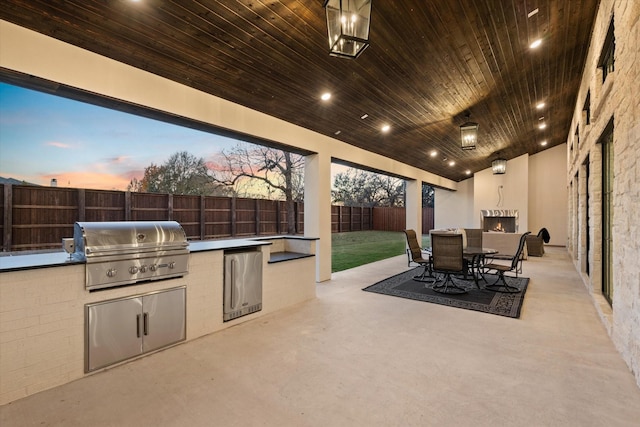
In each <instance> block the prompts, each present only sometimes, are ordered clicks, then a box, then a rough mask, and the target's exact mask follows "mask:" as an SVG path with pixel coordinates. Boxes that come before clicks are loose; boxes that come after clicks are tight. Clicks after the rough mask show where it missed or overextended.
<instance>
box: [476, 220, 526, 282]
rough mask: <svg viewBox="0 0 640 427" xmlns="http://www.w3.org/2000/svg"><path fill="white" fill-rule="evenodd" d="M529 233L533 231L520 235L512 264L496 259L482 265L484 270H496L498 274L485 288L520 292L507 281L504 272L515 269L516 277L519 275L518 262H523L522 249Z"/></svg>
mask: <svg viewBox="0 0 640 427" xmlns="http://www.w3.org/2000/svg"><path fill="white" fill-rule="evenodd" d="M529 234H531V232H530V231H527V232H526V233H524V234H523V235H522V236H520V242H519V243H518V250H517V251H516V253H515V255H513V257H512V258H511V263H510V264H508V265H507V264H498V263H496V262H495V261H491V262H488V263H486V264H484V265H483V266H482V269H483V270H484V272H485V273H487V272H491V271H495V273H496V274H497V275H498V278H497V279H496V281H495V282H493V283H492V284H490V285H487V286H485V287H484V288H485V289H487V290H490V291H494V292H506V293H515V292H520V289H518V288H517V287H515V286H511V285H509V284H508V283H507V281H506V280H505V276H504V274H505V273H508V272H510V271H513V272H515V273H516V277H517V274H518V273H517V271H518V262H521V258H522V251H523V250H524V243H525V240H526V238H527V236H528V235H529ZM498 282H501V283H498Z"/></svg>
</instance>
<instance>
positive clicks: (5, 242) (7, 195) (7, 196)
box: [2, 184, 13, 252]
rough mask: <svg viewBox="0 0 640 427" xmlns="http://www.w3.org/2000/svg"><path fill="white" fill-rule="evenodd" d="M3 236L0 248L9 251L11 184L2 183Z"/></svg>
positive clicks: (11, 219) (11, 225) (11, 226)
mask: <svg viewBox="0 0 640 427" xmlns="http://www.w3.org/2000/svg"><path fill="white" fill-rule="evenodd" d="M3 227H4V236H3V238H2V249H3V250H4V251H5V252H11V239H12V236H11V230H12V228H13V186H12V185H11V184H4V224H3Z"/></svg>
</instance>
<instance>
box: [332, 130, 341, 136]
mask: <svg viewBox="0 0 640 427" xmlns="http://www.w3.org/2000/svg"><path fill="white" fill-rule="evenodd" d="M341 133H342V131H341V130H337V131H335V132H334V135H340V134H341Z"/></svg>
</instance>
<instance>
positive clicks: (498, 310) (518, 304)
mask: <svg viewBox="0 0 640 427" xmlns="http://www.w3.org/2000/svg"><path fill="white" fill-rule="evenodd" d="M421 271H422V268H421V267H418V268H415V269H413V270H408V271H405V272H404V273H400V274H396V275H395V276H392V277H389V278H388V279H385V280H383V281H381V282H378V283H375V284H373V285H371V286H367V287H366V288H364V289H362V290H363V291H367V292H375V293H378V294H383V295H392V296H396V297H401V298H408V299H413V300H418V301H424V302H430V303H433V304H440V305H447V306H450V307H457V308H465V309H467V310H475V311H482V312H484V313H490V314H497V315H499V316H506V317H513V318H519V317H520V309H521V308H522V302H523V300H524V294H525V292H526V291H527V285H528V284H529V279H528V278H526V277H518V278H516V277H506V276H505V277H506V279H507V283H508V284H509V285H510V286H516V287H518V289H520V292H517V293H512V294H509V293H503V292H493V291H488V290H485V289H478V287H477V286H476V284H475V282H474V281H473V280H462V279H456V278H454V283H455V284H456V285H458V286H460V287H462V288H465V289H467V291H468V292H467V293H466V294H461V295H445V294H440V293H438V292H435V291H434V290H432V289H431V288H432V286H433V283H431V282H427V283H423V282H418V281H415V280H413V277H414V276H416V275H418V274H420V272H421ZM484 276H485V277H486V278H487V281H488V282H489V283H493V282H495V280H496V278H497V276H496V275H494V274H485V275H484ZM484 285H486V283H484V282H482V281H481V282H480V287H481V288H482V287H483V286H484Z"/></svg>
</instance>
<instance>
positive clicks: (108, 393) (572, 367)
mask: <svg viewBox="0 0 640 427" xmlns="http://www.w3.org/2000/svg"><path fill="white" fill-rule="evenodd" d="M406 268H407V263H406V257H404V256H400V257H395V258H392V259H388V260H385V261H381V262H377V263H374V264H370V265H366V266H362V267H358V268H355V269H352V270H348V271H344V272H340V273H334V274H333V278H332V280H331V281H329V282H324V283H321V284H318V285H317V294H318V298H317V299H315V300H313V301H310V302H306V303H303V304H299V305H297V306H295V307H292V308H289V309H286V310H282V311H280V312H277V313H273V314H271V315H268V316H265V317H263V318H259V319H256V320H253V321H249V322H246V323H244V324H241V325H238V326H235V327H232V328H230V329H227V330H225V331H222V332H218V333H215V334H212V335H209V336H206V337H203V338H200V339H197V340H195V341H192V342H189V343H186V344H183V345H179V346H176V347H173V348H170V349H168V350H165V351H162V352H159V353H156V354H153V355H151V356H148V357H145V358H142V359H138V360H135V361H133V362H131V363H127V364H124V365H121V366H117V367H115V368H113V369H109V370H107V371H104V372H100V373H98V374H95V375H91V376H88V377H86V378H83V379H81V380H78V381H75V382H72V383H69V384H66V385H64V386H61V387H57V388H55V389H51V390H48V391H45V392H41V393H39V394H36V395H33V396H30V397H27V398H25V399H22V400H19V401H16V402H13V403H10V404H7V405H4V406H2V407H0V425H2V426H3V427H9V426H36V425H37V426H43V425H53V426H134V425H135V426H323V427H324V426H637V425H639V424H638V422H639V421H638V420H640V389H639V388H638V386H637V385H636V382H635V379H634V377H633V375H632V373H631V372H630V371H629V369H628V367H627V365H626V364H625V363H624V362H623V360H622V358H621V356H620V355H619V353H618V352H617V351H616V350H615V348H614V346H613V344H612V342H611V340H610V339H609V337H608V336H607V333H606V331H605V329H604V326H603V325H602V324H601V322H600V320H599V318H598V315H597V313H596V310H595V308H594V306H593V304H592V302H591V300H590V297H589V295H588V293H587V291H586V289H585V288H584V286H583V284H582V282H581V280H580V277H579V275H578V273H577V272H576V271H575V269H574V267H573V265H572V263H571V261H570V259H569V256H568V254H567V252H566V250H565V249H564V248H548V249H547V253H546V254H545V256H544V257H542V258H529V260H528V261H525V263H524V274H523V275H524V276H526V277H530V278H531V281H530V283H529V288H528V290H527V294H526V297H525V301H524V306H523V309H522V314H521V317H520V319H511V318H507V317H500V316H494V315H490V314H485V313H480V312H475V311H468V310H462V309H456V308H451V307H445V306H440V305H435V304H429V303H425V302H419V301H412V300H408V299H402V298H396V297H390V296H385V295H379V294H374V293H369V292H362V290H361V289H362V288H363V287H365V286H367V285H369V284H372V283H374V282H377V281H379V280H381V279H384V278H386V277H388V276H391V275H393V274H396V273H398V272H400V271H403V270H405V269H406ZM283 280H292V278H283Z"/></svg>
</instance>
